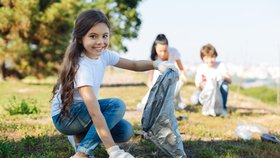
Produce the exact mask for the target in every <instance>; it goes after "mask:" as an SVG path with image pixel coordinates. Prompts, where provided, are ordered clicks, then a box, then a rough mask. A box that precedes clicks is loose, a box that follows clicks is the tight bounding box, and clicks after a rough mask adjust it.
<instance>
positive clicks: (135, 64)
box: [115, 58, 155, 71]
mask: <svg viewBox="0 0 280 158" xmlns="http://www.w3.org/2000/svg"><path fill="white" fill-rule="evenodd" d="M115 66H116V67H119V68H123V69H127V70H132V71H147V70H153V69H155V67H154V62H153V61H149V60H129V59H125V58H120V60H119V62H118V63H117V64H116V65H115Z"/></svg>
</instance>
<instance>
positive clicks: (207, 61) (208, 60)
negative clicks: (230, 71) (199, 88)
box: [203, 56, 216, 67]
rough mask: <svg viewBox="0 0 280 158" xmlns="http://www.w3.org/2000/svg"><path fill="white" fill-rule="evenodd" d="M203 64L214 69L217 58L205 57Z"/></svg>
mask: <svg viewBox="0 0 280 158" xmlns="http://www.w3.org/2000/svg"><path fill="white" fill-rule="evenodd" d="M203 62H204V63H205V64H207V66H208V67H214V66H215V63H216V57H215V56H204V57H203Z"/></svg>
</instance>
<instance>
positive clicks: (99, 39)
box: [82, 23, 109, 59]
mask: <svg viewBox="0 0 280 158" xmlns="http://www.w3.org/2000/svg"><path fill="white" fill-rule="evenodd" d="M82 43H83V46H84V48H85V50H86V51H85V52H84V53H85V54H86V56H87V57H89V58H91V59H98V57H99V56H100V55H101V54H102V53H103V51H104V50H105V49H106V48H107V47H108V44H109V28H108V26H107V25H106V24H104V23H98V24H96V25H94V26H93V27H92V28H91V29H90V30H89V31H88V32H87V33H86V35H85V36H84V37H83V38H82Z"/></svg>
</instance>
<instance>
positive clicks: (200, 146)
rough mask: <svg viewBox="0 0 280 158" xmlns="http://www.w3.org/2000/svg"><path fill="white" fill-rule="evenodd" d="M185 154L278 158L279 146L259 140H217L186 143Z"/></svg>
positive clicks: (204, 157)
mask: <svg viewBox="0 0 280 158" xmlns="http://www.w3.org/2000/svg"><path fill="white" fill-rule="evenodd" d="M184 147H185V152H186V153H187V156H188V158H196V157H199V158H212V157H250V158H261V157H263V158H267V157H279V156H280V145H279V144H272V143H269V142H261V141H260V140H256V139H255V140H249V141H243V140H219V141H202V140H194V141H186V142H184Z"/></svg>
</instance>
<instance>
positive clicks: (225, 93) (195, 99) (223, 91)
mask: <svg viewBox="0 0 280 158" xmlns="http://www.w3.org/2000/svg"><path fill="white" fill-rule="evenodd" d="M219 85H220V92H221V94H222V98H223V108H224V109H225V110H227V97H228V90H229V87H228V82H226V81H223V82H220V83H219ZM200 93H201V91H197V92H194V94H193V95H192V96H191V102H192V104H193V105H196V104H199V99H198V98H199V95H200Z"/></svg>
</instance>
